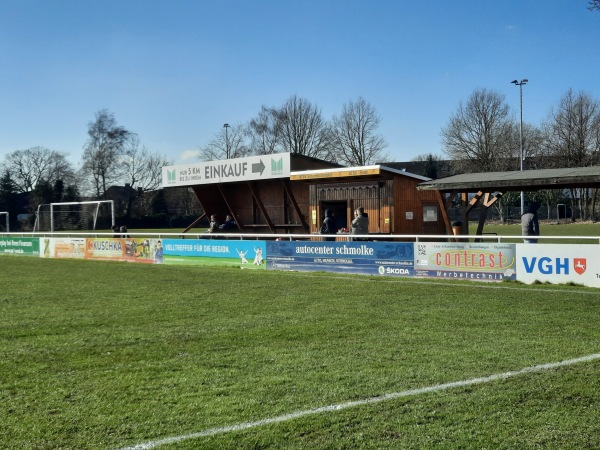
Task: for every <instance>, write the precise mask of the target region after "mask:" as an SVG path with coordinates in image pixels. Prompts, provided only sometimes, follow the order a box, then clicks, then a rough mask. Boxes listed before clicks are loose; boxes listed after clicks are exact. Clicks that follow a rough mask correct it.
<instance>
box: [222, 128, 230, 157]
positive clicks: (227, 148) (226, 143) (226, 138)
mask: <svg viewBox="0 0 600 450" xmlns="http://www.w3.org/2000/svg"><path fill="white" fill-rule="evenodd" d="M223 128H225V153H226V155H225V157H226V158H227V159H229V136H228V134H227V130H228V129H229V124H228V123H226V124H223Z"/></svg>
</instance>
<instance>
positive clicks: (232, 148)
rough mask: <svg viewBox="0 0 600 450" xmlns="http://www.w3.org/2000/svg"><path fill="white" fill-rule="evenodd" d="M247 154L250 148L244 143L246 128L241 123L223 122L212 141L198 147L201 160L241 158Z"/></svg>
mask: <svg viewBox="0 0 600 450" xmlns="http://www.w3.org/2000/svg"><path fill="white" fill-rule="evenodd" d="M249 154H250V148H249V147H248V146H247V145H246V129H245V127H244V126H243V125H229V124H225V125H224V126H223V128H222V130H221V131H220V132H218V133H217V134H216V135H215V137H214V139H213V140H212V141H210V142H209V143H208V144H207V145H206V146H204V147H201V148H200V159H202V160H203V161H218V160H221V159H232V158H243V157H244V156H248V155H249Z"/></svg>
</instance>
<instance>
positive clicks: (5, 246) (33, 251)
mask: <svg viewBox="0 0 600 450" xmlns="http://www.w3.org/2000/svg"><path fill="white" fill-rule="evenodd" d="M0 253H6V254H10V255H25V256H40V238H26V237H0Z"/></svg>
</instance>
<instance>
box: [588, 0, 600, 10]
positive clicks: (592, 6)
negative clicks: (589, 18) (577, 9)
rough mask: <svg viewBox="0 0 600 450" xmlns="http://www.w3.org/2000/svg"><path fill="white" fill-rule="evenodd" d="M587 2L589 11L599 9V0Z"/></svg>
mask: <svg viewBox="0 0 600 450" xmlns="http://www.w3.org/2000/svg"><path fill="white" fill-rule="evenodd" d="M588 4H589V5H590V6H588V9H589V10H590V11H593V10H596V11H600V0H590V1H589V2H588Z"/></svg>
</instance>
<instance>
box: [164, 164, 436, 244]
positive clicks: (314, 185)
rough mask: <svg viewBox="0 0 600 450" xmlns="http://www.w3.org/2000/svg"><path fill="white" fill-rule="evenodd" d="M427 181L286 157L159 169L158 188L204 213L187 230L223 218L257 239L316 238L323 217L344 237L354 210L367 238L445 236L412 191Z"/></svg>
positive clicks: (425, 200)
mask: <svg viewBox="0 0 600 450" xmlns="http://www.w3.org/2000/svg"><path fill="white" fill-rule="evenodd" d="M429 180H430V179H429V178H425V177H422V176H419V175H415V174H412V173H409V172H406V171H404V170H399V169H396V168H391V167H386V166H385V164H378V165H372V166H365V167H342V166H340V165H338V164H335V163H330V162H326V161H322V160H319V159H315V158H310V157H306V156H303V155H297V154H292V153H278V154H270V155H261V156H250V157H246V158H237V159H229V160H222V161H208V162H200V163H193V164H189V165H177V166H168V167H164V168H163V187H165V188H168V187H172V186H177V187H184V186H185V187H189V188H191V189H192V190H193V191H194V193H195V195H196V196H197V198H198V200H199V202H200V204H201V206H202V209H203V210H204V215H202V216H201V217H199V218H198V220H196V221H195V222H194V223H193V224H192V225H190V227H188V230H189V229H191V228H193V227H195V226H196V225H197V224H198V222H199V221H200V220H202V219H205V218H206V217H210V215H212V214H215V215H216V216H217V218H218V220H219V221H220V222H223V221H224V220H225V217H226V215H228V214H230V215H231V216H232V217H233V218H234V219H235V221H236V223H237V225H238V227H239V229H240V232H243V233H261V234H290V233H293V234H314V233H318V232H319V229H320V226H321V222H322V220H323V217H324V212H325V210H326V209H331V210H332V211H333V213H334V218H335V221H336V225H337V227H338V229H340V230H342V229H346V230H348V229H349V228H350V222H351V220H352V218H353V211H354V210H355V209H356V208H358V207H361V206H362V207H363V208H364V210H365V212H366V213H367V214H368V216H369V233H370V234H374V235H376V234H407V235H414V234H444V233H445V232H446V226H445V224H444V221H443V216H444V214H443V213H442V211H440V203H439V202H438V197H437V193H436V192H434V191H428V190H418V189H417V185H418V184H419V183H422V182H425V181H429Z"/></svg>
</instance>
